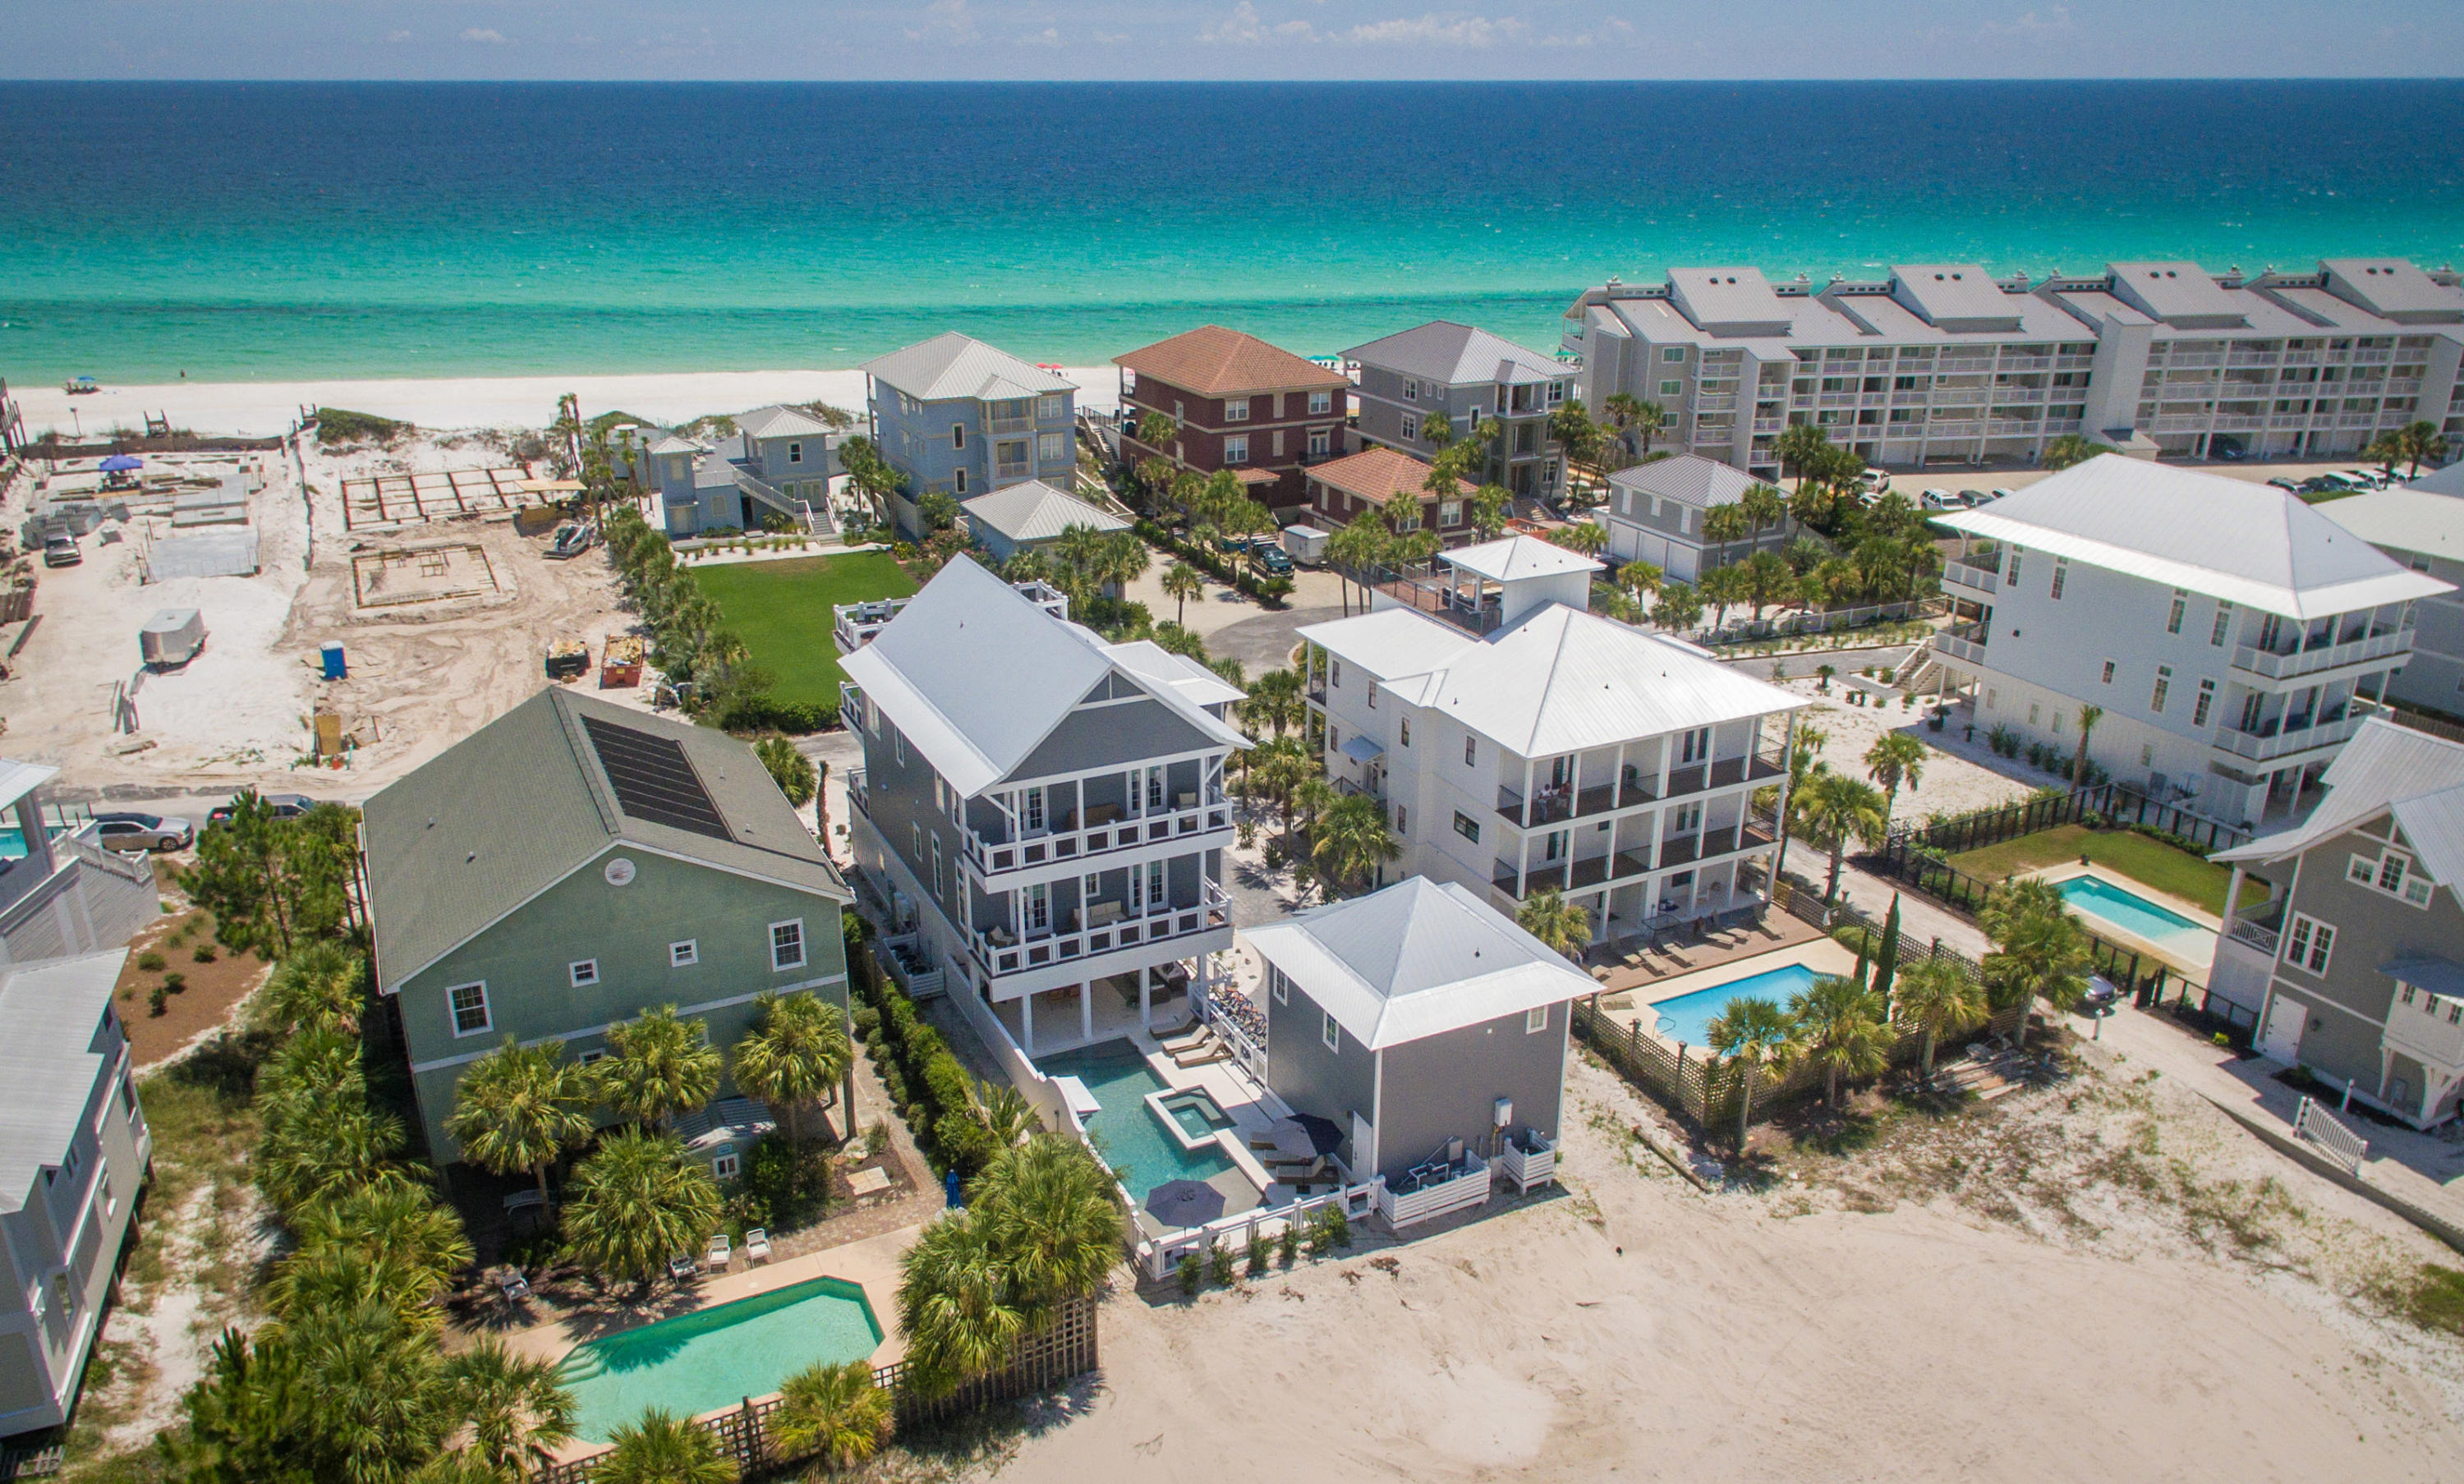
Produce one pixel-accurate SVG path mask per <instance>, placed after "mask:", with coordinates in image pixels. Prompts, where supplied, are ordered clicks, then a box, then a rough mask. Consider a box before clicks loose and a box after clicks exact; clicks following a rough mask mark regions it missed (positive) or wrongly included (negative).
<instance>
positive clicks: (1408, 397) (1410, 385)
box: [1403, 376, 1420, 437]
mask: <svg viewBox="0 0 2464 1484" xmlns="http://www.w3.org/2000/svg"><path fill="white" fill-rule="evenodd" d="M1403 400H1404V401H1405V402H1418V401H1419V400H1420V383H1419V382H1416V381H1414V380H1412V379H1411V378H1410V377H1408V376H1407V377H1405V378H1403ZM1405 436H1406V437H1409V436H1410V435H1409V434H1406V435H1405Z"/></svg>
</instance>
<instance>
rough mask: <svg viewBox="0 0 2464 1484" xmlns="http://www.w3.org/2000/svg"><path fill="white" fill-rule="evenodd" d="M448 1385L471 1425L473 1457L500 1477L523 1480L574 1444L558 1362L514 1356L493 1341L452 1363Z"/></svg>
mask: <svg viewBox="0 0 2464 1484" xmlns="http://www.w3.org/2000/svg"><path fill="white" fill-rule="evenodd" d="M445 1379H446V1382H447V1384H448V1385H450V1386H451V1387H452V1388H453V1393H454V1400H455V1404H456V1408H457V1409H458V1410H460V1411H461V1412H462V1413H463V1414H464V1415H465V1416H467V1417H469V1418H470V1419H471V1451H472V1452H473V1453H475V1454H476V1455H477V1456H478V1458H479V1460H480V1461H481V1462H483V1463H485V1464H486V1465H488V1466H489V1467H490V1468H492V1469H494V1470H495V1471H496V1472H497V1473H499V1474H500V1475H501V1476H504V1477H508V1478H519V1477H520V1476H521V1475H522V1473H524V1472H526V1471H536V1470H538V1469H539V1468H540V1467H541V1466H542V1465H545V1464H550V1463H554V1462H555V1461H556V1449H557V1446H558V1445H559V1444H562V1443H568V1442H571V1441H572V1440H573V1416H574V1405H573V1393H571V1392H569V1391H567V1390H565V1389H564V1387H563V1386H560V1385H558V1366H557V1364H556V1363H555V1362H551V1361H543V1360H535V1359H533V1358H531V1357H529V1356H523V1355H516V1354H515V1353H514V1352H513V1351H511V1350H508V1349H507V1348H505V1344H504V1342H502V1341H500V1340H498V1339H497V1338H496V1337H495V1336H494V1335H482V1336H480V1337H479V1340H478V1342H477V1343H475V1344H473V1346H472V1347H471V1348H470V1349H468V1350H464V1351H462V1352H461V1353H460V1354H457V1355H454V1356H452V1357H451V1358H450V1359H448V1360H447V1361H446V1363H445Z"/></svg>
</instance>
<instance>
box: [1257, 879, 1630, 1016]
mask: <svg viewBox="0 0 2464 1484" xmlns="http://www.w3.org/2000/svg"><path fill="white" fill-rule="evenodd" d="M1247 936H1248V939H1249V943H1250V946H1251V947H1253V948H1255V949H1257V950H1258V951H1259V953H1260V954H1262V955H1263V956H1265V959H1266V960H1267V961H1268V962H1270V963H1272V964H1273V965H1274V966H1275V967H1276V968H1278V969H1281V970H1282V971H1284V972H1285V973H1286V974H1287V975H1289V976H1290V977H1291V979H1292V981H1293V982H1294V983H1296V984H1298V985H1299V986H1300V987H1301V989H1302V991H1303V992H1304V993H1307V994H1308V995H1309V998H1311V999H1313V1000H1315V1001H1317V1002H1318V1004H1319V1005H1320V1006H1322V1007H1323V1008H1324V1009H1325V1010H1326V1013H1327V1014H1329V1015H1332V1016H1334V1019H1335V1023H1336V1024H1338V1025H1340V1026H1342V1027H1343V1029H1344V1032H1345V1033H1346V1034H1347V1035H1349V1036H1351V1037H1352V1038H1353V1040H1355V1041H1357V1042H1359V1043H1360V1044H1362V1045H1364V1046H1366V1047H1368V1048H1369V1049H1370V1050H1372V1051H1380V1050H1383V1049H1385V1048H1386V1047H1389V1046H1397V1045H1401V1044H1403V1043H1404V1042H1407V1041H1417V1040H1421V1039H1424V1038H1426V1037H1431V1036H1439V1035H1442V1034H1444V1033H1445V1032H1448V1031H1458V1030H1462V1029H1463V1027H1465V1026H1473V1025H1479V1024H1482V1023H1483V1022H1485V1021H1489V1020H1496V1019H1501V1018H1503V1017H1505V1016H1507V1015H1522V1014H1523V1013H1525V1012H1527V1011H1529V1010H1531V1009H1533V1008H1535V1007H1537V1006H1541V1005H1553V1004H1556V1003H1558V1002H1559V1001H1561V1000H1570V999H1573V998H1574V997H1576V996H1577V995H1582V994H1589V993H1592V992H1593V990H1594V989H1595V988H1596V986H1595V985H1594V984H1593V983H1592V981H1591V977H1590V976H1589V975H1588V974H1585V973H1583V972H1582V971H1579V970H1577V969H1575V968H1574V967H1573V965H1571V964H1569V963H1567V962H1566V960H1565V959H1564V958H1562V957H1560V956H1559V955H1557V954H1555V953H1552V952H1551V951H1549V949H1548V948H1547V947H1546V946H1544V945H1543V944H1542V943H1541V942H1540V940H1539V939H1537V938H1534V937H1533V936H1531V934H1529V933H1528V932H1525V931H1524V930H1523V929H1522V928H1518V927H1516V926H1515V925H1514V924H1513V923H1512V922H1511V921H1509V920H1508V919H1507V918H1506V917H1505V916H1504V915H1502V914H1501V913H1499V912H1498V911H1497V909H1496V908H1494V907H1492V906H1489V905H1488V904H1486V903H1485V902H1483V901H1481V900H1480V899H1479V898H1478V897H1476V896H1473V895H1472V894H1471V893H1470V892H1468V891H1466V890H1464V889H1463V887H1461V886H1458V885H1454V884H1443V885H1441V884H1438V883H1436V882H1432V881H1429V880H1428V879H1426V878H1425V877H1419V876H1415V877H1412V878H1410V879H1408V880H1406V881H1402V882H1398V883H1397V884H1394V885H1392V886H1389V887H1387V888H1386V889H1385V890H1383V891H1376V892H1372V893H1370V894H1369V895H1368V896H1365V897H1354V898H1353V899H1352V900H1351V901H1348V902H1335V903H1331V904H1329V905H1327V906H1320V907H1313V908H1311V909H1310V910H1309V911H1306V912H1302V913H1299V914H1298V915H1296V916H1294V917H1291V918H1288V919H1287V920H1285V921H1283V922H1280V923H1273V924H1269V925H1268V926H1266V927H1264V928H1250V929H1248V932H1247Z"/></svg>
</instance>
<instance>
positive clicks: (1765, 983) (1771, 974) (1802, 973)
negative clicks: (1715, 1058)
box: [1651, 964, 1816, 1046]
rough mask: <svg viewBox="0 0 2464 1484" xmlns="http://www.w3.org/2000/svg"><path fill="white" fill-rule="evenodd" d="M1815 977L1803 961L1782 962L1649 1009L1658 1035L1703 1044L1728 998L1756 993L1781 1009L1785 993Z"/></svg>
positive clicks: (1784, 1006) (1786, 998) (1799, 989)
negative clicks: (1656, 1022) (1657, 1025)
mask: <svg viewBox="0 0 2464 1484" xmlns="http://www.w3.org/2000/svg"><path fill="white" fill-rule="evenodd" d="M1815 977H1816V976H1815V971H1813V970H1811V969H1808V968H1807V967H1805V966H1804V965H1803V964H1784V965H1782V966H1780V967H1779V968H1777V969H1767V970H1765V971H1762V972H1761V973H1758V974H1753V975H1751V976H1749V977H1747V978H1743V979H1731V980H1729V981H1728V982H1727V983H1726V984H1715V985H1713V986H1711V987H1710V988H1709V989H1707V990H1696V991H1695V992H1694V993H1691V994H1680V995H1678V996H1677V997H1676V998H1675V999H1663V1000H1661V1001H1660V1002H1659V1003H1658V1004H1656V1005H1653V1006H1652V1007H1651V1009H1652V1012H1653V1014H1655V1015H1659V1016H1660V1034H1661V1035H1662V1036H1665V1037H1668V1038H1669V1039H1670V1040H1672V1041H1683V1042H1684V1043H1685V1044H1686V1045H1688V1046H1703V1045H1707V1044H1709V1042H1710V1039H1711V1030H1710V1027H1711V1022H1712V1021H1713V1020H1716V1019H1718V1018H1719V1015H1720V1012H1722V1011H1724V1010H1726V1009H1727V1008H1728V1002H1729V1001H1731V1000H1740V999H1749V998H1752V997H1755V996H1760V997H1761V998H1764V999H1767V1000H1770V1001H1771V1003H1772V1004H1775V1005H1777V1006H1779V1007H1780V1008H1781V1009H1782V1010H1785V1009H1787V1008H1788V1001H1789V996H1791V995H1793V994H1798V993H1803V992H1804V990H1805V987H1806V986H1807V985H1809V984H1812V983H1813V982H1814V981H1815Z"/></svg>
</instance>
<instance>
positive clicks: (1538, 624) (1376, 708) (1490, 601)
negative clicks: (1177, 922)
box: [1300, 535, 1805, 942]
mask: <svg viewBox="0 0 2464 1484" xmlns="http://www.w3.org/2000/svg"><path fill="white" fill-rule="evenodd" d="M1598 570H1599V563H1598V562H1596V561H1594V560H1593V559H1592V558H1590V557H1584V556H1581V555H1579V554H1577V553H1574V552H1570V551H1567V550H1565V549H1564V548H1562V547H1558V546H1553V545H1551V544H1550V543H1548V542H1546V541H1540V540H1536V539H1534V538H1532V537H1530V536H1524V535H1514V536H1507V537H1506V538H1505V539H1503V540H1498V541H1489V542H1485V543H1482V544H1480V545H1476V546H1466V547H1461V548H1458V549H1455V550H1452V551H1448V552H1443V553H1441V554H1440V555H1439V556H1438V557H1437V558H1436V560H1435V561H1434V562H1433V563H1432V564H1431V565H1430V568H1429V570H1428V571H1427V572H1426V573H1425V574H1388V575H1386V576H1385V577H1384V578H1381V580H1380V581H1379V582H1378V584H1377V586H1376V587H1375V590H1374V592H1373V594H1372V598H1371V611H1370V612H1368V613H1366V614H1361V615H1357V616H1354V617H1352V618H1348V619H1337V620H1332V621H1331V622H1324V623H1313V624H1309V625H1308V626H1306V627H1304V628H1302V629H1301V630H1300V636H1301V638H1302V639H1304V640H1306V641H1307V642H1308V644H1309V657H1308V674H1307V680H1306V695H1307V697H1308V703H1309V711H1310V714H1311V719H1312V720H1311V724H1312V727H1313V729H1314V730H1315V731H1316V735H1317V741H1318V743H1319V745H1320V747H1321V748H1322V749H1323V753H1324V756H1325V760H1326V768H1327V772H1328V774H1329V775H1331V777H1333V778H1334V780H1335V786H1336V787H1337V788H1338V789H1340V790H1342V791H1344V792H1347V793H1356V794H1364V795H1367V796H1368V797H1372V798H1375V799H1377V800H1379V801H1380V802H1381V803H1383V804H1384V805H1385V808H1386V815H1387V823H1388V827H1389V829H1390V830H1391V831H1392V832H1393V835H1394V837H1395V841H1396V843H1397V845H1398V846H1399V847H1400V849H1401V855H1400V857H1399V858H1398V859H1397V862H1395V863H1394V865H1392V866H1391V867H1390V868H1389V869H1390V870H1391V871H1392V872H1393V873H1394V874H1396V875H1399V876H1427V877H1430V878H1433V879H1435V880H1438V881H1441V882H1453V883H1456V884H1461V885H1463V886H1465V887H1467V888H1469V889H1471V890H1473V891H1474V892H1477V893H1481V894H1483V895H1485V897H1486V899H1487V900H1488V901H1490V902H1492V903H1493V904H1495V905H1496V906H1498V907H1499V908H1500V909H1501V910H1503V911H1506V912H1509V913H1511V912H1512V911H1514V910H1515V909H1516V908H1517V907H1518V906H1520V905H1521V904H1522V903H1523V902H1525V901H1527V900H1528V899H1529V898H1530V896H1531V895H1532V894H1533V893H1535V892H1539V891H1544V890H1553V891H1558V892H1561V893H1563V894H1564V895H1565V897H1566V898H1567V899H1568V900H1569V901H1572V902H1573V903H1575V904H1577V905H1579V906H1582V907H1584V908H1585V910H1586V912H1587V913H1588V915H1589V919H1590V927H1591V936H1592V939H1593V941H1595V942H1600V941H1607V940H1610V939H1615V938H1622V937H1626V936H1630V935H1632V934H1635V933H1639V932H1641V931H1644V930H1646V929H1648V928H1652V927H1655V926H1657V925H1660V924H1663V923H1671V922H1682V921H1686V920H1690V919H1693V918H1696V917H1701V916H1705V915H1710V914H1717V913H1722V912H1727V911H1729V910H1732V909H1737V908H1745V907H1751V906H1757V905H1759V904H1760V903H1761V902H1762V901H1764V900H1765V898H1766V895H1767V892H1768V885H1767V883H1768V878H1769V868H1770V858H1771V854H1772V852H1773V847H1774V845H1775V842H1776V840H1777V839H1778V836H1777V826H1776V821H1777V819H1778V818H1782V816H1781V815H1780V814H1778V813H1777V812H1776V811H1777V809H1778V807H1779V803H1778V801H1777V800H1774V802H1773V804H1772V806H1771V807H1770V808H1761V807H1757V806H1756V805H1755V803H1754V795H1755V794H1756V793H1757V792H1758V791H1760V790H1763V789H1775V788H1776V787H1777V786H1779V785H1783V784H1784V783H1785V781H1786V779H1787V776H1788V756H1787V754H1788V747H1789V742H1790V727H1789V720H1790V718H1791V716H1792V715H1793V713H1794V712H1795V711H1796V710H1797V709H1800V708H1801V707H1803V706H1804V705H1805V702H1804V701H1803V700H1802V699H1801V698H1800V697H1798V696H1796V695H1794V694H1793V693H1791V692H1789V691H1786V690H1783V689H1781V688H1779V687H1776V686H1772V685H1769V684H1767V683H1765V682H1763V681H1761V680H1757V679H1755V678H1753V677H1752V676H1749V675H1747V674H1744V673H1742V672H1740V671H1738V670H1734V669H1731V668H1729V667H1727V666H1724V665H1721V664H1719V663H1717V662H1716V661H1714V660H1712V659H1711V658H1710V657H1709V656H1708V655H1706V654H1705V653H1704V652H1703V651H1702V650H1700V649H1697V648H1695V647H1693V646H1692V645H1689V644H1683V643H1680V642H1678V641H1676V640H1673V639H1669V638H1666V637H1664V636H1661V635H1656V634H1650V633H1645V632H1643V631H1641V630H1639V629H1636V628H1633V627H1630V626H1628V625H1626V624H1623V623H1619V622H1616V621H1614V620H1611V619H1607V618H1603V617H1601V616H1600V615H1598V614H1595V613H1593V612H1591V611H1590V592H1591V581H1592V576H1593V574H1594V573H1595V572H1597V571H1598Z"/></svg>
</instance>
